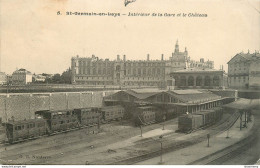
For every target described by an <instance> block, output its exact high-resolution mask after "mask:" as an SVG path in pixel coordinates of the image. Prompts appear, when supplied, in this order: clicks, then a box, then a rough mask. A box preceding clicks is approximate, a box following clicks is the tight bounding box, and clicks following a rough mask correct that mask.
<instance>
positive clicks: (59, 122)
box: [52, 119, 77, 125]
mask: <svg viewBox="0 0 260 168" xmlns="http://www.w3.org/2000/svg"><path fill="white" fill-rule="evenodd" d="M76 121H77V120H76V119H72V120H71V121H70V120H62V121H58V122H56V121H53V122H52V125H57V124H66V123H69V122H76Z"/></svg>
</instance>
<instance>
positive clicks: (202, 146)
mask: <svg viewBox="0 0 260 168" xmlns="http://www.w3.org/2000/svg"><path fill="white" fill-rule="evenodd" d="M253 125H254V117H252V122H249V123H247V128H242V130H241V131H240V120H239V119H238V120H237V121H236V122H235V124H234V125H233V126H232V127H231V128H230V129H229V132H228V137H229V138H226V137H227V131H224V132H222V133H220V134H217V135H215V136H213V137H210V139H209V147H208V141H207V140H206V141H202V142H200V143H198V144H195V145H192V146H189V147H186V148H183V149H180V150H176V151H173V152H169V153H165V154H163V156H162V163H160V156H158V157H155V158H152V159H148V160H145V161H142V162H138V163H136V165H156V164H164V165H187V164H193V163H195V162H196V164H204V163H203V161H202V162H201V163H200V162H199V160H201V159H202V158H204V157H207V156H209V155H212V154H214V153H216V152H218V151H221V150H223V149H225V148H227V147H229V146H231V145H233V144H235V143H237V142H239V141H241V140H242V139H244V138H246V137H248V136H249V135H250V130H252V127H253Z"/></svg>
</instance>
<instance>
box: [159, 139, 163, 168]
mask: <svg viewBox="0 0 260 168" xmlns="http://www.w3.org/2000/svg"><path fill="white" fill-rule="evenodd" d="M162 138H163V135H161V136H159V139H160V144H161V155H160V162H159V164H163V158H162V155H163V144H162Z"/></svg>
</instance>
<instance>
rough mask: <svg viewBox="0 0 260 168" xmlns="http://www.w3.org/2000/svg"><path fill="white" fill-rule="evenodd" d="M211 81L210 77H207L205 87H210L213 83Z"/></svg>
mask: <svg viewBox="0 0 260 168" xmlns="http://www.w3.org/2000/svg"><path fill="white" fill-rule="evenodd" d="M210 80H211V79H210V77H209V76H205V84H204V85H205V86H210V83H211V82H210Z"/></svg>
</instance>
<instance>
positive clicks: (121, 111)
mask: <svg viewBox="0 0 260 168" xmlns="http://www.w3.org/2000/svg"><path fill="white" fill-rule="evenodd" d="M114 113H115V114H114ZM123 113H124V111H123V110H120V111H115V112H113V111H111V112H106V116H110V115H111V116H113V115H117V114H123Z"/></svg>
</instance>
